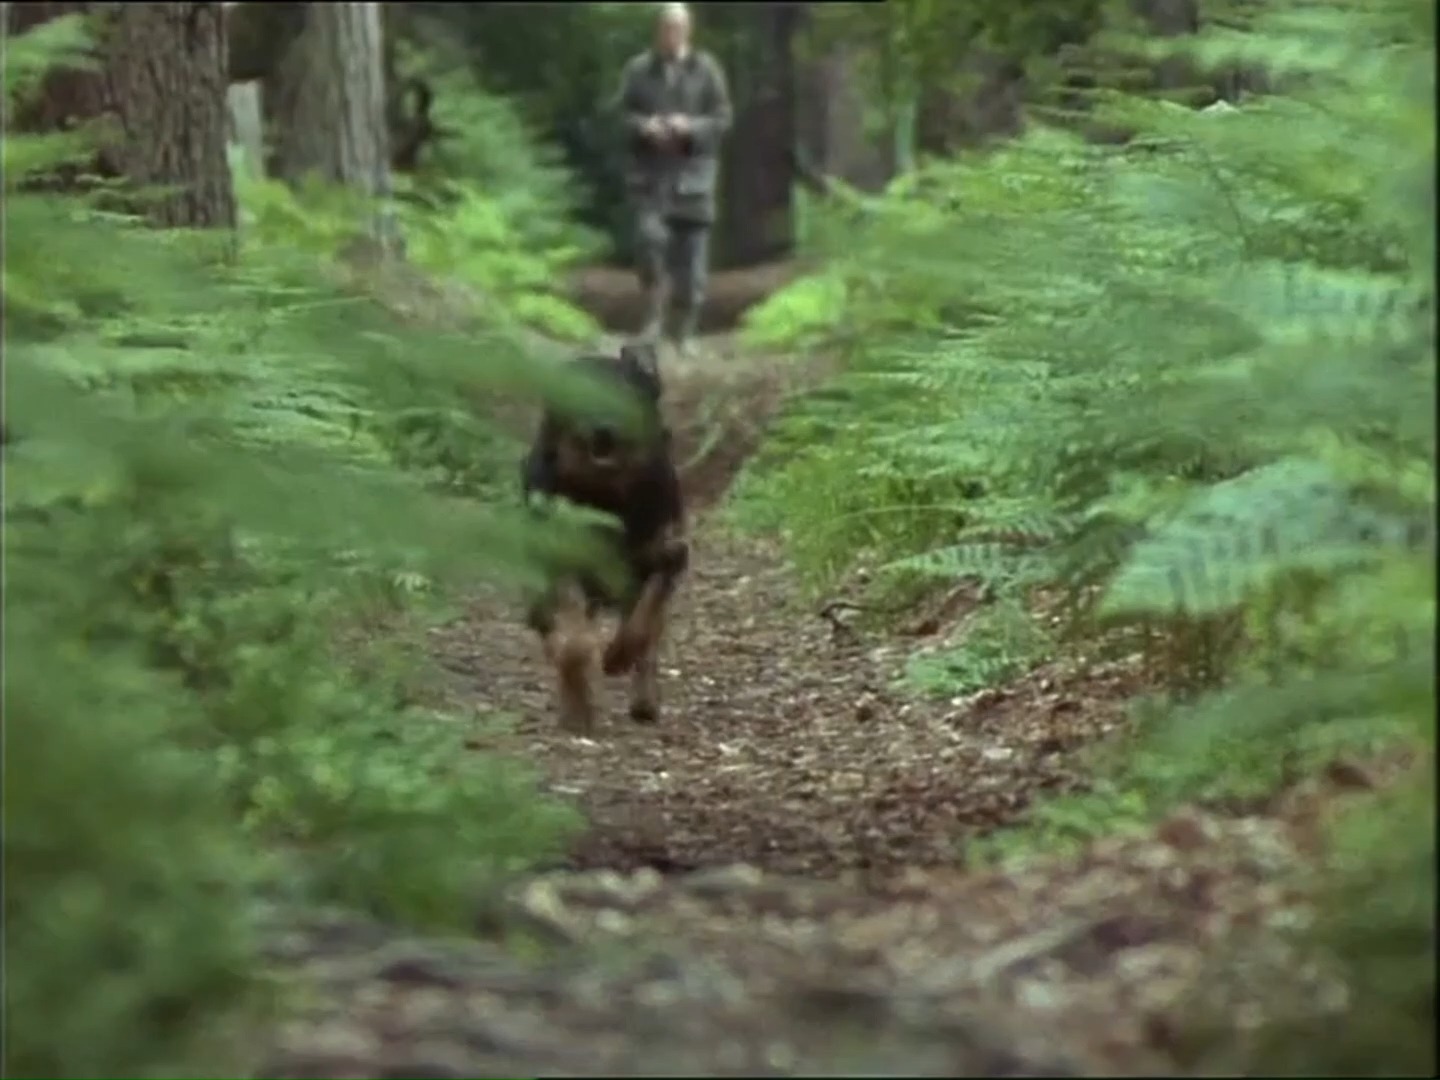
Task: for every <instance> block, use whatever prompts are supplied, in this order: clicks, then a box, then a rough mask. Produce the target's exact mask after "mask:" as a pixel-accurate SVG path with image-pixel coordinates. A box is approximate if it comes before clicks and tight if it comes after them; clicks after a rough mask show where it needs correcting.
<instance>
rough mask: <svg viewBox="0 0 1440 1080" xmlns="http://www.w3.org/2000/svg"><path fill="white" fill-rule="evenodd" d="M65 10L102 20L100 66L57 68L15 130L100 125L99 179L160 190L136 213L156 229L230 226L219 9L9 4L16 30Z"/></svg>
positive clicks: (222, 30) (209, 6)
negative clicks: (81, 69)
mask: <svg viewBox="0 0 1440 1080" xmlns="http://www.w3.org/2000/svg"><path fill="white" fill-rule="evenodd" d="M70 13H82V14H92V15H97V16H99V17H100V19H101V22H100V24H99V25H98V31H99V52H100V56H101V61H102V62H101V65H100V70H98V71H95V72H77V71H65V72H57V73H55V74H54V75H52V76H51V77H50V78H48V79H47V80H46V83H45V86H44V88H43V91H42V93H41V96H40V98H39V99H38V100H37V101H36V102H35V104H34V105H33V106H32V107H31V108H29V109H26V110H24V111H22V112H21V114H20V115H18V116H17V117H16V124H17V127H20V128H21V129H22V130H36V131H44V130H63V129H66V128H70V127H73V126H75V124H76V123H83V122H86V121H91V120H100V121H105V122H107V128H108V130H107V132H106V136H105V137H104V139H103V141H102V144H101V147H100V150H99V155H98V161H97V163H96V167H97V170H98V171H99V172H100V174H101V175H106V176H112V177H124V178H125V179H127V180H129V181H131V182H132V183H133V184H135V185H137V186H140V187H145V188H155V189H164V190H163V193H160V194H159V195H158V197H156V198H150V197H147V198H146V199H145V200H144V201H143V204H142V205H141V207H140V209H141V210H143V212H144V213H145V214H146V215H147V216H148V217H149V218H150V220H152V221H153V222H155V224H157V225H162V226H168V227H199V228H233V227H234V225H235V194H234V188H233V185H232V183H231V178H230V166H229V161H228V159H227V157H226V153H225V134H226V103H225V89H226V60H225V58H226V45H225V20H224V15H223V11H222V5H220V4H218V3H188V4H161V3H143V4H92V3H46V4H10V5H8V6H7V10H6V18H7V23H8V24H9V25H8V29H9V30H10V31H11V32H18V31H21V30H24V29H28V28H29V27H30V26H34V25H37V24H39V23H42V22H45V21H47V20H48V19H52V18H55V17H57V16H60V15H64V14H70Z"/></svg>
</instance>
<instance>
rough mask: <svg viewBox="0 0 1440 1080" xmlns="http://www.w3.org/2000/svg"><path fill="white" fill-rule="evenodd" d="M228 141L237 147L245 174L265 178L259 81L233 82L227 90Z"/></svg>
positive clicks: (263, 130)
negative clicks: (242, 160) (228, 107)
mask: <svg viewBox="0 0 1440 1080" xmlns="http://www.w3.org/2000/svg"><path fill="white" fill-rule="evenodd" d="M228 97H229V104H230V139H231V141H232V142H233V143H235V145H236V146H238V147H239V148H240V153H241V154H242V156H243V159H244V166H245V171H246V172H247V173H249V174H250V175H251V176H257V177H258V176H264V175H265V127H264V122H263V121H262V120H261V105H260V82H259V80H258V79H257V80H255V81H253V82H243V83H235V84H234V85H232V86H231V87H230V91H229V95H228Z"/></svg>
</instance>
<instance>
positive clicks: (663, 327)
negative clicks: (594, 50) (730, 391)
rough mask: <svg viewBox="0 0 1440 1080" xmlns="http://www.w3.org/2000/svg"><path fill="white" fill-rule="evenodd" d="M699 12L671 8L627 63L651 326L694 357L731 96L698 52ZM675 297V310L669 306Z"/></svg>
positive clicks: (623, 101)
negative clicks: (694, 21)
mask: <svg viewBox="0 0 1440 1080" xmlns="http://www.w3.org/2000/svg"><path fill="white" fill-rule="evenodd" d="M690 31H691V22H690V11H689V9H688V8H687V7H686V6H685V5H684V4H664V5H662V7H661V8H660V14H659V18H658V19H657V20H656V26H655V44H654V46H653V47H652V48H650V49H647V50H646V51H645V52H643V53H641V54H640V55H639V56H636V57H634V58H633V59H632V60H631V61H630V62H629V63H628V64H626V65H625V74H624V77H623V78H622V79H621V83H620V101H619V104H620V111H621V113H622V114H623V116H624V121H625V133H626V139H627V150H628V153H629V163H628V169H627V180H628V183H629V188H630V196H631V200H632V203H633V205H634V212H635V225H636V232H637V240H638V249H639V266H638V270H639V274H640V285H641V288H643V289H644V291H645V307H646V316H645V328H644V330H643V331H642V335H643V336H645V337H646V338H649V339H651V340H653V339H655V338H657V337H659V336H660V335H661V333H662V332H663V333H664V335H665V336H666V337H668V338H669V339H670V340H671V341H672V342H674V343H675V345H676V347H677V349H678V350H679V351H680V352H681V353H682V354H684V353H688V352H689V350H690V347H691V339H692V338H693V336H694V333H695V328H696V324H697V322H698V321H699V318H700V307H701V305H702V304H703V303H704V301H705V283H706V277H707V274H708V271H709V254H710V226H711V225H712V224H714V221H715V183H716V179H717V176H718V173H719V165H720V158H719V154H720V143H721V140H722V139H723V138H724V136H725V133H726V132H727V131H728V130H729V129H730V117H731V113H730V92H729V90H728V88H727V87H726V85H725V74H724V72H722V71H721V70H720V65H719V64H718V63H716V62H715V58H714V57H713V56H711V55H710V54H709V53H705V52H697V51H696V50H694V49H692V48H691V47H690ZM667 301H668V304H667Z"/></svg>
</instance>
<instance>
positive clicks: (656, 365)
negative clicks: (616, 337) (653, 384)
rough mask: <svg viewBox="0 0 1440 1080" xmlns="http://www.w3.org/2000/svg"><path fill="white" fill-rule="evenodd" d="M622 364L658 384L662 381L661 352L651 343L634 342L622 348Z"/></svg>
mask: <svg viewBox="0 0 1440 1080" xmlns="http://www.w3.org/2000/svg"><path fill="white" fill-rule="evenodd" d="M620 363H622V364H624V365H625V366H626V367H630V368H633V369H634V370H635V371H638V372H640V373H641V374H642V375H645V376H646V377H648V378H651V379H654V380H656V381H657V382H658V381H659V379H660V350H659V349H657V348H656V347H655V345H654V344H653V343H652V342H649V341H632V342H631V343H630V344H628V345H621V346H620Z"/></svg>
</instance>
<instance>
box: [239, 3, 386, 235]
mask: <svg viewBox="0 0 1440 1080" xmlns="http://www.w3.org/2000/svg"><path fill="white" fill-rule="evenodd" d="M380 8H381V5H380V4H378V3H311V4H306V5H305V10H304V24H303V27H302V29H301V31H300V33H299V35H298V36H297V37H296V38H295V40H294V41H293V42H291V44H290V46H289V48H288V49H286V50H285V53H284V55H283V56H282V57H281V58H280V61H279V63H278V64H277V65H276V66H275V69H274V71H273V73H272V75H271V77H270V78H268V79H267V80H266V81H265V85H264V87H263V90H262V103H263V104H264V105H265V107H266V110H267V112H268V113H269V117H270V119H271V123H272V126H271V137H272V140H273V143H274V147H275V154H274V162H273V170H272V171H273V173H274V175H276V176H278V177H280V178H281V179H282V180H285V181H287V182H288V183H290V184H298V183H299V182H300V181H301V180H303V179H304V178H305V177H306V176H310V175H313V176H317V177H319V178H320V179H321V180H323V181H325V182H327V183H331V184H340V185H343V186H345V187H347V188H349V189H350V190H352V191H355V192H358V193H360V194H361V195H366V196H370V197H373V198H376V199H380V200H388V199H389V198H390V195H391V193H392V187H391V179H390V151H389V134H388V132H387V131H386V93H385V48H384V40H383V33H382V26H383V24H382V21H381V10H380ZM371 233H372V237H371V239H372V240H375V241H378V242H379V245H380V247H381V249H388V250H395V249H397V248H398V246H399V236H398V233H397V230H396V228H395V225H394V220H393V217H392V215H391V213H390V211H389V210H388V209H387V208H385V207H384V206H382V207H381V209H380V211H379V212H378V213H377V214H376V215H375V218H374V219H373V221H372V223H371Z"/></svg>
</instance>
